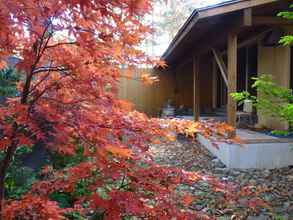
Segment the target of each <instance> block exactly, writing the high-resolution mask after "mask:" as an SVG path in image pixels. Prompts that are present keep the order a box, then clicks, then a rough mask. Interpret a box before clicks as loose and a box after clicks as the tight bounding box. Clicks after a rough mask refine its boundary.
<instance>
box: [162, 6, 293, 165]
mask: <svg viewBox="0 0 293 220" xmlns="http://www.w3.org/2000/svg"><path fill="white" fill-rule="evenodd" d="M288 7H289V1H285V0H284V1H274V0H246V1H231V2H228V3H224V4H220V5H216V6H213V7H208V8H202V9H199V10H196V11H194V13H193V14H192V15H191V16H190V18H189V19H188V20H187V21H186V23H185V24H184V25H183V27H182V28H181V29H180V31H179V32H178V34H177V35H176V37H175V38H174V40H173V41H172V43H171V44H170V46H169V48H168V49H167V51H166V52H165V54H164V55H163V58H164V59H165V60H166V61H167V63H168V65H169V68H168V69H167V70H164V71H163V72H162V74H165V75H168V74H169V76H170V77H172V78H173V82H174V84H173V86H174V91H173V95H172V96H170V97H171V98H172V101H173V105H174V106H176V108H179V109H184V108H186V109H192V114H189V115H184V113H183V114H181V115H180V114H179V115H176V117H179V118H184V119H191V120H195V121H198V120H209V119H211V118H212V119H214V120H218V121H226V122H227V123H228V124H229V125H231V126H233V127H235V128H237V129H236V133H235V135H237V136H239V137H240V139H241V140H242V141H243V144H240V145H239V144H227V143H224V142H222V143H218V146H219V148H215V147H214V146H213V144H212V143H211V142H210V140H208V139H207V138H205V137H203V136H201V135H198V141H199V142H200V143H201V144H202V145H204V146H205V147H206V148H207V149H208V150H209V151H211V152H212V153H213V154H214V155H216V156H217V157H218V158H219V159H220V160H221V161H222V162H223V163H224V164H225V165H226V166H227V167H229V168H260V169H262V168H269V169H272V168H279V167H283V166H288V165H293V160H292V158H293V151H292V149H291V148H292V146H293V139H292V138H281V137H273V136H271V135H269V134H267V133H265V132H263V131H262V132H257V131H256V130H255V128H258V129H259V128H265V129H279V130H282V129H284V130H285V129H288V125H287V124H286V123H284V122H281V121H280V120H279V119H276V118H269V117H267V116H265V115H262V114H261V113H260V112H257V111H256V110H254V111H253V112H251V113H249V114H248V117H249V118H250V117H251V118H252V119H251V120H250V121H249V123H247V125H248V126H247V128H249V129H242V128H239V127H242V126H240V124H241V117H242V116H243V115H247V114H246V113H244V112H243V110H242V107H241V106H237V104H236V102H235V101H234V100H233V99H232V97H231V96H230V95H229V94H231V93H233V92H237V91H248V92H249V93H251V94H253V95H255V96H257V94H256V91H254V90H253V89H252V88H251V85H252V84H253V80H252V79H251V78H252V77H257V76H258V74H270V75H272V76H273V79H274V81H275V82H276V83H277V84H278V85H280V86H283V87H285V88H291V89H292V88H293V87H292V84H293V83H292V82H293V80H292V79H293V77H292V76H293V68H292V65H293V62H292V60H293V56H292V55H291V54H292V51H293V50H292V47H291V48H290V47H284V46H280V45H279V39H280V37H281V36H283V35H285V34H290V33H292V32H293V24H292V22H291V21H288V20H283V19H281V18H278V17H277V16H276V15H277V13H278V12H280V11H284V10H287V9H288ZM183 112H184V111H183ZM186 112H190V111H186Z"/></svg>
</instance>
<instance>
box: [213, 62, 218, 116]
mask: <svg viewBox="0 0 293 220" xmlns="http://www.w3.org/2000/svg"><path fill="white" fill-rule="evenodd" d="M212 62H213V66H212V68H213V69H212V85H213V86H212V90H213V110H214V109H216V108H217V92H218V83H217V78H218V77H217V66H216V61H215V60H213V61H212Z"/></svg>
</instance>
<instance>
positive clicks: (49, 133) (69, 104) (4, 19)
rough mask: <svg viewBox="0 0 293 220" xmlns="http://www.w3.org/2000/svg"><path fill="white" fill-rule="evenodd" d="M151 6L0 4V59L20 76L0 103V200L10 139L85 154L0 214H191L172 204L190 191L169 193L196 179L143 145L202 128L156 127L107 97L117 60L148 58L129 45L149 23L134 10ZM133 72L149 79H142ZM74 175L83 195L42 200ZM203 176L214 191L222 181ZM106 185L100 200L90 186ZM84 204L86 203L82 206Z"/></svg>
mask: <svg viewBox="0 0 293 220" xmlns="http://www.w3.org/2000/svg"><path fill="white" fill-rule="evenodd" d="M151 3H152V2H151V1H150V0H50V1H45V0H40V1H35V0H14V1H0V8H1V10H0V18H1V19H0V47H1V50H0V58H1V65H2V63H3V61H2V60H4V59H5V58H6V57H7V56H8V55H15V56H18V57H20V58H21V62H20V63H19V64H18V65H17V68H18V69H19V71H21V72H22V73H23V76H22V81H21V83H19V85H18V89H19V92H20V94H21V95H20V96H19V97H17V98H14V99H10V100H8V101H7V103H6V104H5V105H4V106H1V108H0V119H1V122H0V126H1V131H2V133H1V140H0V150H6V156H5V159H4V160H3V161H1V166H0V189H1V192H0V196H1V200H3V182H4V178H5V173H6V171H7V166H8V165H9V163H10V162H11V160H12V157H13V155H14V153H15V151H16V149H17V147H18V146H20V145H23V144H26V145H32V144H33V143H35V142H37V141H39V140H42V141H43V142H44V143H46V146H47V148H48V149H49V150H51V151H58V152H60V153H63V154H74V153H75V149H76V145H77V144H79V145H82V146H83V147H84V149H85V152H84V155H85V156H86V157H87V158H89V159H88V160H87V161H85V162H82V163H80V164H78V165H76V166H73V167H70V168H67V169H65V170H59V171H54V172H51V171H50V169H49V168H48V167H46V168H45V170H44V172H43V175H44V176H45V177H44V179H43V180H42V181H39V182H37V183H35V184H34V186H33V188H32V190H31V192H30V193H29V194H27V195H25V196H24V197H23V198H22V200H21V201H5V207H4V208H5V209H4V211H3V207H2V206H1V208H2V212H1V216H2V219H5V220H9V219H14V218H16V217H20V218H23V219H62V218H63V214H64V213H65V212H68V211H72V210H77V211H80V212H81V213H82V214H83V215H86V214H87V213H88V212H91V211H97V210H100V209H101V210H102V212H103V213H104V214H105V217H106V218H107V219H111V220H115V219H121V217H122V216H126V215H135V216H139V217H148V218H149V219H172V218H177V219H195V216H197V215H196V214H195V213H190V212H186V211H182V210H180V209H178V208H177V206H178V203H181V204H182V205H185V206H187V205H189V204H190V203H191V202H192V198H191V197H190V196H188V195H185V196H184V197H183V198H181V197H178V195H177V194H176V193H175V192H174V188H175V187H176V186H177V185H178V184H180V183H184V182H186V183H192V181H196V180H198V179H201V178H202V177H200V176H199V175H197V174H192V173H186V172H183V171H182V170H179V169H175V168H163V167H159V166H157V165H156V164H155V163H154V162H153V161H152V158H151V157H150V156H149V155H148V154H147V149H148V145H149V144H150V143H152V142H156V141H158V140H159V139H160V141H161V139H162V138H167V139H170V140H172V139H174V136H173V135H170V133H169V131H168V129H171V130H172V129H176V130H177V131H179V132H183V133H187V134H188V135H193V134H194V133H195V132H198V131H201V132H203V134H204V135H210V134H211V130H209V129H210V128H209V127H206V125H203V124H199V123H192V122H181V123H179V122H176V121H168V122H167V123H165V124H164V123H163V122H162V121H159V120H157V119H149V118H147V117H146V116H145V115H144V114H141V113H138V112H135V111H131V110H130V109H131V106H130V105H129V104H127V103H126V102H125V101H121V100H118V99H117V90H118V81H119V77H120V66H121V64H127V65H129V66H135V65H138V64H152V63H153V61H151V60H150V59H149V58H147V57H146V56H145V55H144V54H143V53H142V52H141V51H140V50H138V49H135V48H137V45H138V44H139V43H140V42H141V40H143V39H144V37H145V35H146V34H148V32H149V30H150V29H149V28H148V27H145V26H144V25H143V23H142V16H144V15H145V14H146V13H148V12H149V11H150V10H151V7H152V4H151ZM158 63H159V65H164V64H163V63H162V62H161V61H159V62H158ZM142 79H143V80H144V81H147V82H148V83H150V78H149V76H146V75H143V76H142ZM223 126H224V125H222V127H221V126H220V127H219V128H218V130H219V132H220V133H221V132H223V129H222V128H224V127H223ZM164 127H167V128H168V129H166V128H164ZM210 127H211V126H210ZM225 129H226V128H225ZM80 180H87V181H89V182H88V188H89V189H91V192H92V193H90V194H89V195H83V196H76V198H75V201H74V204H73V207H72V208H71V209H61V208H60V207H58V206H57V204H56V203H55V202H52V201H50V199H49V195H50V194H51V193H52V192H56V191H59V192H70V193H71V192H73V191H74V190H75V186H76V184H77V183H78V182H79V181H80ZM209 181H210V183H212V184H213V185H214V186H215V187H216V188H217V189H218V190H220V189H222V188H223V186H221V185H219V184H217V183H216V181H215V180H212V179H210V180H209ZM109 184H110V185H111V187H110V188H109V187H108V188H107V198H102V197H101V195H99V194H98V193H95V192H96V191H97V189H98V188H99V187H105V186H106V185H109ZM224 191H225V190H224ZM225 192H226V191H225ZM84 201H89V206H86V207H85V206H82V204H83V202H84Z"/></svg>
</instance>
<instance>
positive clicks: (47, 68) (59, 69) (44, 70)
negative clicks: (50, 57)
mask: <svg viewBox="0 0 293 220" xmlns="http://www.w3.org/2000/svg"><path fill="white" fill-rule="evenodd" d="M68 70H69V69H68V68H65V67H63V66H53V67H39V68H37V69H35V70H34V71H33V74H36V73H41V72H51V71H60V72H63V71H68Z"/></svg>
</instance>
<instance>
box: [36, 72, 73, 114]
mask: <svg viewBox="0 0 293 220" xmlns="http://www.w3.org/2000/svg"><path fill="white" fill-rule="evenodd" d="M67 76H69V74H66V75H63V76H61V77H60V78H59V80H61V79H63V78H65V77H67ZM58 83H59V81H56V82H54V83H52V84H51V85H50V86H48V87H46V88H45V89H44V90H43V91H41V92H40V93H39V94H38V95H37V96H36V97H35V98H34V99H33V100H32V101H31V102H30V108H31V107H32V106H33V105H34V104H35V103H36V102H37V101H38V99H39V98H41V97H42V95H44V94H45V92H47V91H48V90H49V89H51V88H53V87H54V86H57V85H58Z"/></svg>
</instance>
